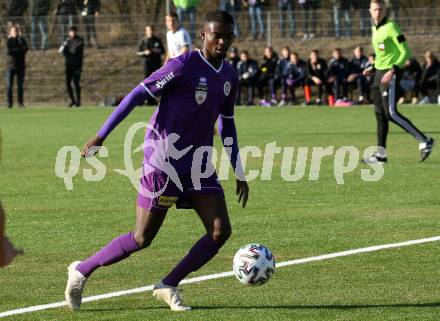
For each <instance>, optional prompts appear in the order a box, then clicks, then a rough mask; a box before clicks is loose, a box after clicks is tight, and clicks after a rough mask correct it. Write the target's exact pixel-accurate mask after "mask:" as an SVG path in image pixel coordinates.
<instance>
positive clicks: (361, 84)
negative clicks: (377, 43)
mask: <svg viewBox="0 0 440 321" xmlns="http://www.w3.org/2000/svg"><path fill="white" fill-rule="evenodd" d="M367 66H368V58H367V57H366V56H365V55H364V51H363V49H362V47H356V48H355V49H354V51H353V58H352V59H351V61H350V75H349V76H348V79H347V81H348V84H349V85H354V87H356V89H357V91H358V97H357V99H356V100H357V102H358V103H359V104H362V103H364V102H365V101H368V100H369V97H370V95H369V85H368V80H367V78H366V77H365V76H364V75H363V72H364V70H365V69H366V68H367Z"/></svg>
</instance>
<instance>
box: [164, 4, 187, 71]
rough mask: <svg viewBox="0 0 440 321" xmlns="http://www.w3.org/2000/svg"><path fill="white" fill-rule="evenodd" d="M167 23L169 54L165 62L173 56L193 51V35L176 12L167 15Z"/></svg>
mask: <svg viewBox="0 0 440 321" xmlns="http://www.w3.org/2000/svg"><path fill="white" fill-rule="evenodd" d="M165 23H166V26H167V29H168V32H167V47H168V51H167V56H166V59H165V62H166V61H168V60H169V59H171V58H175V57H177V56H180V55H181V54H183V53H185V52H187V51H191V50H192V49H191V37H190V36H189V34H188V32H187V31H186V30H185V29H184V28H183V27H182V26H181V25H180V22H179V18H178V17H177V14H176V13H175V12H170V13H168V14H167V15H166V18H165Z"/></svg>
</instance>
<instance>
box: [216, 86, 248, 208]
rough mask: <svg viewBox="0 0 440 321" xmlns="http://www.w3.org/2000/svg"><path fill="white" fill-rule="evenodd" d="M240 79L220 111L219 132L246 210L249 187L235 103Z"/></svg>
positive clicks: (239, 195) (240, 200)
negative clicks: (236, 119) (245, 173)
mask: <svg viewBox="0 0 440 321" xmlns="http://www.w3.org/2000/svg"><path fill="white" fill-rule="evenodd" d="M237 86H238V79H237V80H234V83H233V84H232V85H231V90H230V92H229V95H228V98H227V100H226V103H225V105H224V106H223V109H222V110H221V111H220V118H219V126H218V127H219V132H220V136H221V138H222V142H223V146H224V147H225V149H226V150H227V151H230V152H228V156H229V160H230V162H231V166H232V168H233V170H234V173H235V177H236V191H235V193H236V195H238V202H239V203H241V204H242V207H243V208H244V207H245V206H246V203H247V201H248V198H249V186H248V184H247V182H246V178H245V175H244V170H243V166H242V164H241V158H240V149H239V147H238V138H237V128H236V127H235V121H234V102H235V97H236V95H237Z"/></svg>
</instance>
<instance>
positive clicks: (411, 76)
mask: <svg viewBox="0 0 440 321" xmlns="http://www.w3.org/2000/svg"><path fill="white" fill-rule="evenodd" d="M421 77H422V67H421V66H420V64H419V62H418V61H417V59H416V58H414V57H413V58H410V59H408V60H407V61H405V66H404V67H403V69H402V79H401V80H400V89H401V91H400V95H401V97H400V98H399V101H398V104H399V105H400V104H403V103H405V102H406V96H407V94H408V93H409V94H410V98H411V103H412V104H417V102H418V100H419V98H418V97H419V91H420V78H421Z"/></svg>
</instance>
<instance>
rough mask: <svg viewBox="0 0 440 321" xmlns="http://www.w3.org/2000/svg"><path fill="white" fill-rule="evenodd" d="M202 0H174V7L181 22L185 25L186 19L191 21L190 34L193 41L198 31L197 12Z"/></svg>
mask: <svg viewBox="0 0 440 321" xmlns="http://www.w3.org/2000/svg"><path fill="white" fill-rule="evenodd" d="M199 2H200V0H174V6H175V7H176V10H177V16H178V17H179V21H180V22H181V23H184V22H185V20H186V17H188V20H189V34H190V36H191V38H192V39H194V38H195V36H196V35H195V31H196V12H197V6H198V5H199Z"/></svg>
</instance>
